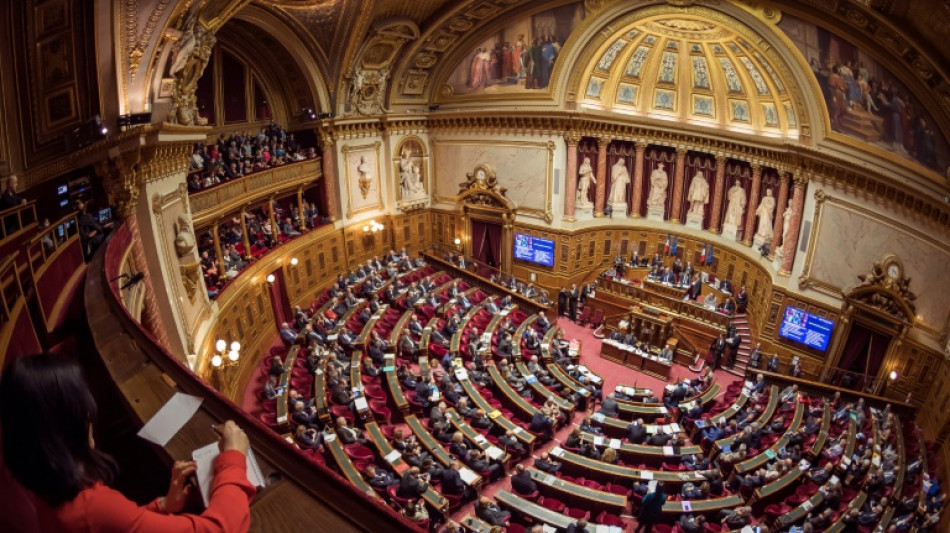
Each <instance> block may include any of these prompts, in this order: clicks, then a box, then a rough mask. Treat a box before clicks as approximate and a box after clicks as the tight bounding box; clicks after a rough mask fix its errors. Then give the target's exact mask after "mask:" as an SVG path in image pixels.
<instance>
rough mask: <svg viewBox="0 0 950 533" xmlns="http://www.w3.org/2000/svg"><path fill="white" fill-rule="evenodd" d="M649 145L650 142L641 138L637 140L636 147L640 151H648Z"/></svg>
mask: <svg viewBox="0 0 950 533" xmlns="http://www.w3.org/2000/svg"><path fill="white" fill-rule="evenodd" d="M647 146H650V143H649V142H647V141H645V140H643V139H641V140H639V141H637V142H636V147H637V151H638V152H646V150H647Z"/></svg>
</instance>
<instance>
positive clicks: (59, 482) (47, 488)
mask: <svg viewBox="0 0 950 533" xmlns="http://www.w3.org/2000/svg"><path fill="white" fill-rule="evenodd" d="M97 413H98V408H97V405H96V401H95V399H94V398H93V396H92V393H91V391H90V390H89V386H88V385H87V383H86V380H85V378H84V376H83V373H82V370H81V369H80V367H79V365H78V364H77V363H76V362H75V359H74V358H71V357H65V356H63V354H55V355H54V354H39V355H33V356H24V357H19V358H17V359H15V360H13V361H12V362H10V364H9V365H8V366H7V367H6V369H5V370H4V372H3V375H2V377H0V428H2V429H0V435H2V448H3V460H4V463H5V464H6V466H7V468H8V469H9V471H10V473H11V474H12V475H13V478H14V479H15V480H16V481H17V482H18V483H20V485H22V486H23V487H24V488H25V489H26V490H28V491H29V492H30V493H31V494H32V496H33V497H34V498H33V504H34V506H35V509H34V510H33V511H32V512H33V513H35V518H36V522H37V525H38V526H39V530H40V531H56V532H86V531H97V532H102V533H112V532H115V533H119V532H122V533H126V532H133V533H134V532H151V531H162V532H170V533H178V532H244V531H248V530H249V529H250V525H251V515H250V501H251V499H253V497H254V494H255V493H256V489H255V488H254V486H252V485H251V484H250V483H249V482H248V480H247V472H246V464H247V462H246V460H245V455H246V454H247V451H248V439H247V435H245V434H244V432H243V431H242V430H241V429H240V428H239V427H238V426H237V424H235V423H234V422H233V421H230V420H228V421H227V422H225V423H224V424H222V425H219V426H214V427H213V428H214V430H215V432H216V433H217V434H218V447H219V449H220V450H221V454H220V455H218V456H217V457H216V458H215V460H214V462H213V467H212V468H213V470H214V479H213V481H212V484H211V490H210V501H209V504H208V506H207V508H206V509H205V511H204V512H202V513H201V514H179V513H181V511H182V509H183V508H184V506H185V502H186V500H187V498H188V495H189V493H190V492H191V491H192V490H194V488H193V486H192V485H191V484H190V483H188V479H189V478H190V477H191V476H192V475H193V474H194V473H195V470H196V468H197V465H196V463H195V462H193V461H177V462H175V464H174V466H173V467H172V473H171V485H170V487H169V490H168V493H167V494H166V495H165V496H164V497H161V498H157V499H155V500H153V501H152V502H150V503H149V504H147V505H144V506H139V505H137V504H136V503H135V502H133V501H131V500H129V499H127V498H126V497H125V496H123V495H122V494H121V493H120V492H118V491H116V490H114V489H112V488H110V487H109V485H110V484H111V483H112V481H113V479H114V478H115V476H116V474H117V472H118V465H117V464H116V462H115V460H113V459H112V458H111V457H109V456H108V455H107V454H105V453H103V452H102V451H100V450H98V449H96V442H95V439H94V431H95V427H94V426H95V423H96V417H97ZM38 443H42V446H38Z"/></svg>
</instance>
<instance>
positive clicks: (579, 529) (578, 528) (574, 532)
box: [565, 518, 587, 533]
mask: <svg viewBox="0 0 950 533" xmlns="http://www.w3.org/2000/svg"><path fill="white" fill-rule="evenodd" d="M565 531H566V532H567V533H584V532H585V531H587V519H586V518H581V519H580V520H578V521H577V522H574V523H573V524H571V525H569V526H567V529H566V530H565Z"/></svg>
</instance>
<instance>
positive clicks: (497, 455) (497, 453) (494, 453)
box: [485, 446, 505, 461]
mask: <svg viewBox="0 0 950 533" xmlns="http://www.w3.org/2000/svg"><path fill="white" fill-rule="evenodd" d="M485 454H486V455H488V457H491V458H492V459H494V460H495V461H498V460H499V459H501V458H502V457H504V456H505V452H504V450H502V449H501V448H499V447H497V446H489V447H488V448H486V449H485Z"/></svg>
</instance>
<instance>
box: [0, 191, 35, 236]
mask: <svg viewBox="0 0 950 533" xmlns="http://www.w3.org/2000/svg"><path fill="white" fill-rule="evenodd" d="M36 222H37V221H36V201H29V202H27V203H25V204H23V205H18V206H16V207H11V208H10V209H4V210H3V211H0V240H2V239H6V238H7V237H9V236H10V235H13V234H15V233H16V232H18V231H20V230H21V229H23V228H25V227H27V226H29V225H30V224H36Z"/></svg>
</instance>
